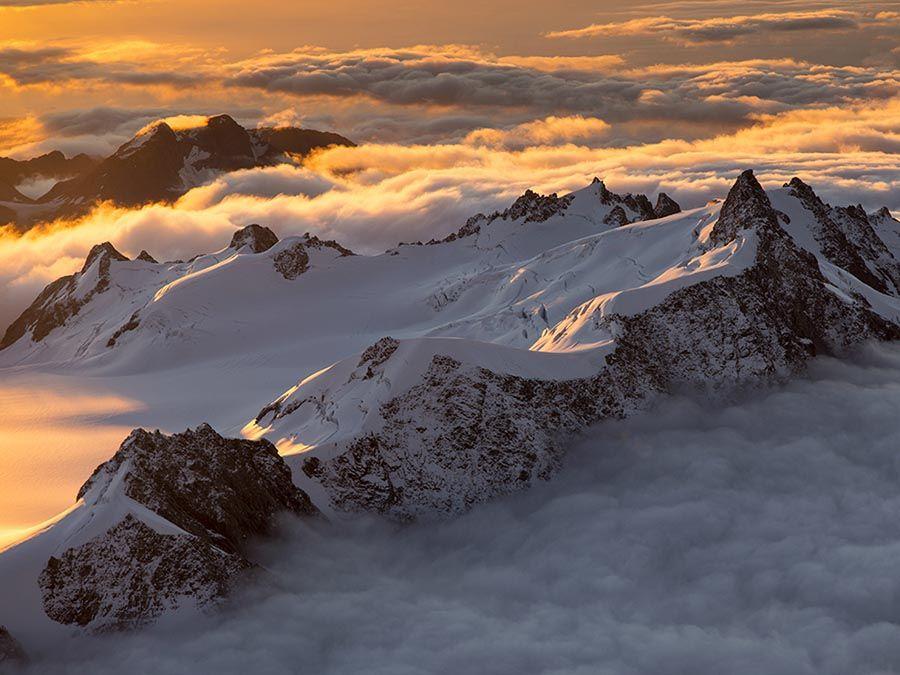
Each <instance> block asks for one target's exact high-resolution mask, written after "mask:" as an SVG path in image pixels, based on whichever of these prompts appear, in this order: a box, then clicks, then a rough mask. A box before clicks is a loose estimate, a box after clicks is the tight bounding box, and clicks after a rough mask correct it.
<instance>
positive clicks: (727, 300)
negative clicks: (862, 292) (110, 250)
mask: <svg viewBox="0 0 900 675" xmlns="http://www.w3.org/2000/svg"><path fill="white" fill-rule="evenodd" d="M751 234H752V237H750V235H751ZM739 236H740V237H743V238H744V239H745V241H752V242H755V253H754V258H753V261H752V263H751V264H749V266H748V267H747V268H746V269H745V270H744V271H742V272H741V273H739V274H732V275H720V276H713V277H712V278H710V279H708V280H705V281H700V282H699V283H694V284H691V285H688V286H686V287H683V288H680V289H678V290H675V291H674V292H672V293H670V294H668V295H666V296H665V297H664V298H662V299H660V300H659V301H656V302H654V303H652V304H651V306H649V307H647V308H646V309H644V310H643V311H639V312H636V313H626V314H620V313H617V312H616V311H615V310H612V311H611V312H605V311H604V310H602V309H596V310H594V311H597V312H598V315H597V318H596V321H597V323H598V324H600V325H602V326H603V327H604V333H605V334H608V335H612V336H615V343H614V348H613V350H612V352H611V353H610V354H609V355H608V356H607V357H606V365H605V366H604V367H603V368H602V369H601V370H600V371H599V372H598V373H596V374H593V375H589V376H586V377H584V378H582V379H572V380H566V381H558V380H545V379H533V378H531V379H530V378H523V377H519V376H514V375H508V374H504V373H502V372H494V371H491V370H488V369H486V368H483V367H478V366H475V365H472V364H467V363H463V362H461V361H460V360H458V359H454V358H451V357H448V356H444V355H442V354H440V353H436V354H435V355H434V356H433V358H432V359H431V362H430V364H429V365H428V367H427V369H426V371H425V372H424V374H423V375H422V376H421V378H419V379H418V380H417V381H416V383H415V384H413V385H412V386H411V387H409V388H408V389H406V390H404V391H402V392H398V393H397V394H396V395H395V396H394V397H393V398H390V399H389V400H388V401H387V402H385V403H384V404H382V405H381V406H380V408H379V409H378V411H377V414H376V415H375V421H374V422H372V423H371V424H370V425H369V426H367V427H365V428H364V429H363V431H362V432H361V433H360V434H359V435H358V436H356V437H354V438H350V439H349V440H346V441H342V442H341V444H340V445H339V447H338V448H337V449H333V448H329V449H328V450H327V452H325V454H324V455H323V456H321V457H320V456H318V454H317V452H316V450H312V451H309V452H307V453H306V454H304V455H303V456H302V457H303V458H305V459H304V460H303V464H302V470H303V472H304V473H305V474H306V475H307V476H308V477H309V478H310V479H311V480H314V481H316V482H317V483H318V484H319V485H321V486H322V487H323V488H324V490H325V492H326V493H327V494H328V496H329V499H330V501H331V506H332V507H333V508H336V509H338V510H344V511H360V510H365V511H375V512H379V513H383V514H386V515H388V516H390V517H392V518H396V519H400V520H408V519H413V518H421V517H429V518H430V517H440V516H446V515H448V514H452V513H457V512H459V511H462V510H465V509H466V508H468V507H469V506H471V505H472V504H474V503H477V502H480V501H485V500H487V499H491V498H493V497H495V496H497V495H499V494H505V493H508V492H511V491H514V490H518V489H521V488H522V487H524V486H527V485H528V484H529V483H530V482H531V481H533V480H534V479H544V478H547V477H549V476H550V475H552V473H553V472H554V471H555V470H556V468H557V467H558V466H559V464H560V460H561V457H562V449H563V447H564V445H563V443H562V442H561V439H564V438H565V436H567V435H568V434H571V433H573V432H577V431H578V430H580V429H582V428H584V426H585V425H587V424H590V423H593V422H596V421H598V420H601V419H604V418H609V417H620V416H623V415H628V414H631V413H632V412H634V411H636V410H641V409H645V408H646V407H647V406H648V405H649V404H650V402H652V400H653V399H654V398H655V397H656V396H658V395H660V394H664V393H667V392H672V391H677V390H681V389H683V388H686V387H687V388H696V389H701V390H706V391H711V392H717V393H718V394H722V395H728V394H730V393H732V392H735V391H739V390H741V389H743V388H746V387H754V386H759V385H762V384H769V383H774V382H777V381H779V380H780V379H782V378H784V377H786V376H789V375H791V374H794V373H797V372H799V371H800V370H802V368H803V367H804V365H805V364H806V362H807V361H808V360H809V359H810V358H811V357H813V356H815V355H817V354H832V355H841V354H844V353H846V351H847V350H848V349H850V348H852V347H853V346H854V345H858V344H859V343H861V342H862V341H865V340H869V339H881V340H896V339H900V325H897V324H896V323H893V322H891V321H889V320H887V319H885V318H883V317H882V316H880V315H878V314H876V313H874V312H873V311H872V310H871V308H870V307H869V306H868V303H867V302H866V301H865V300H864V299H862V298H861V297H856V298H847V297H846V296H840V295H838V294H836V293H835V292H833V290H832V288H831V286H830V284H829V283H828V282H827V281H826V279H825V278H824V277H823V275H822V273H821V271H820V269H819V266H818V263H817V260H816V258H815V257H814V256H813V255H812V254H811V253H809V252H807V251H805V250H803V249H801V248H799V247H798V246H797V245H796V243H795V242H794V241H793V239H791V237H790V236H789V235H788V234H787V232H785V230H784V229H783V228H782V227H781V225H780V222H779V216H778V214H777V212H776V211H775V210H774V209H773V207H772V205H771V202H770V201H769V199H768V196H767V195H766V193H765V192H764V191H763V189H762V187H761V186H760V185H759V183H758V182H757V181H756V179H755V177H754V176H753V173H752V172H745V173H744V174H742V175H741V176H740V178H739V179H738V180H737V182H736V183H735V185H734V187H733V188H732V190H731V191H730V193H729V195H728V198H727V199H726V201H725V204H724V206H723V208H722V211H721V215H720V217H719V220H718V222H717V223H716V224H715V225H714V227H713V228H712V232H711V235H710V241H709V245H710V246H720V247H722V246H727V245H729V244H731V243H732V242H733V241H734V240H735V238H736V237H739ZM748 237H749V238H748ZM748 245H749V244H748ZM585 311H586V310H585V308H583V307H579V308H577V309H576V310H574V311H573V317H574V318H578V319H583V318H584V316H583V315H584V312H585ZM385 347H390V348H392V349H386V348H385ZM395 350H396V346H395V345H394V344H393V343H391V342H386V341H381V342H379V343H377V344H376V345H373V346H372V347H371V348H370V349H369V350H366V352H365V353H364V354H363V358H362V359H361V360H360V366H362V365H364V364H365V363H366V361H367V359H369V358H371V356H372V355H374V354H378V355H379V358H378V362H379V364H380V366H379V367H384V364H385V362H387V361H389V360H390V358H391V357H392V355H393V354H394V351H395ZM388 352H390V353H388ZM385 355H386V356H387V358H386V359H385V358H383V357H384V356H385ZM356 372H358V371H354V375H351V379H352V377H355V373H356ZM373 386H376V385H373ZM386 386H388V387H390V386H391V385H390V384H387V385H386ZM304 405H314V406H316V407H317V409H318V410H328V409H329V402H328V401H327V400H320V399H313V398H309V395H308V394H306V393H305V391H304V389H303V387H300V389H299V390H297V391H296V392H293V393H291V394H290V395H289V396H288V397H286V398H285V397H282V399H280V400H279V409H278V411H277V415H278V416H279V417H280V418H281V424H282V425H283V424H284V418H285V417H286V416H289V415H291V414H295V413H297V412H298V411H299V410H301V409H302V407H303V406H304ZM271 412H272V409H271V408H267V409H264V410H263V411H262V412H261V414H260V417H259V418H258V419H262V418H263V417H265V415H266V414H268V413H271ZM265 419H266V420H267V423H270V421H269V420H270V418H269V417H265ZM298 440H299V441H301V442H302V437H301V438H300V439H298Z"/></svg>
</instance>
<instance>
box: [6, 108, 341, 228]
mask: <svg viewBox="0 0 900 675" xmlns="http://www.w3.org/2000/svg"><path fill="white" fill-rule="evenodd" d="M332 145H346V146H350V145H353V143H351V142H350V141H349V140H347V139H346V138H344V137H342V136H339V135H338V134H333V133H325V132H319V131H315V130H311V129H296V128H283V129H271V128H263V129H245V128H244V127H242V126H241V125H240V124H238V123H237V122H236V121H235V120H234V119H232V118H231V117H230V116H228V115H215V116H213V117H209V118H208V119H207V120H206V122H205V123H204V124H201V125H199V126H197V127H193V128H189V129H178V130H175V129H173V128H172V127H171V126H169V124H167V123H166V122H165V121H160V122H157V123H155V124H154V125H153V126H151V127H148V128H146V129H144V130H142V131H141V133H139V134H138V135H137V136H135V137H134V138H132V139H131V140H129V141H128V142H127V143H125V144H124V145H122V146H121V147H120V148H118V149H117V150H116V152H115V153H113V154H112V155H110V156H109V157H107V158H105V159H102V160H99V161H96V160H92V159H90V158H88V157H86V156H79V157H76V158H73V159H72V160H70V161H69V165H68V166H69V167H70V168H71V169H77V170H70V171H67V172H66V175H75V174H77V175H75V177H73V178H70V179H68V180H62V181H60V182H58V183H56V184H55V185H54V186H53V187H52V188H51V189H50V190H49V191H48V192H47V193H46V194H45V195H43V196H41V197H40V198H39V199H38V200H36V201H37V203H38V204H40V205H43V207H44V208H43V211H42V214H43V216H42V217H44V218H52V217H58V216H74V215H77V214H81V213H85V212H86V211H87V210H89V209H90V208H91V207H92V206H93V205H94V204H96V203H97V202H99V201H108V202H112V203H115V204H117V205H120V206H126V207H132V206H139V205H142V204H147V203H150V202H170V201H173V200H175V199H177V198H178V197H180V196H181V195H183V194H184V193H185V192H187V191H188V190H189V189H191V188H192V187H196V186H197V185H199V184H201V183H202V182H204V180H207V179H209V178H210V177H212V176H215V175H217V174H219V173H222V172H225V171H235V170H238V169H248V168H253V167H263V166H271V165H274V164H278V163H282V162H291V161H293V159H292V157H294V156H303V155H306V154H308V153H309V152H311V151H313V150H315V149H317V148H325V147H328V146H332ZM63 159H64V158H63ZM54 164H57V165H59V164H60V162H54ZM3 168H4V167H3V166H2V163H0V182H2V175H3ZM57 175H58V174H57ZM61 177H62V176H61ZM48 209H49V211H48ZM23 213H24V212H23ZM23 218H25V216H23ZM26 220H27V219H26ZM21 224H22V225H26V224H29V223H28V222H23V223H21Z"/></svg>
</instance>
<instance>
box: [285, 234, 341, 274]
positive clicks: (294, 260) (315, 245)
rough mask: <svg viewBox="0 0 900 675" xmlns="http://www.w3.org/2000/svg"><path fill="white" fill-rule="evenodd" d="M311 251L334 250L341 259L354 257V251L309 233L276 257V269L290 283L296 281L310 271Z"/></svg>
mask: <svg viewBox="0 0 900 675" xmlns="http://www.w3.org/2000/svg"><path fill="white" fill-rule="evenodd" d="M309 249H318V250H325V249H332V250H334V251H336V252H337V253H338V254H339V255H340V256H341V257H346V256H351V255H354V253H353V251H351V250H350V249H348V248H344V247H343V246H341V245H340V244H338V243H337V242H336V241H332V240H330V239H327V240H323V239H319V238H318V237H315V236H311V235H310V234H309V233H307V234H304V235H303V239H302V240H301V241H298V242H295V243H294V244H292V245H291V246H290V247H289V248H286V249H284V250H283V251H279V252H278V253H277V254H276V255H275V258H274V264H275V269H276V270H277V271H278V273H279V274H281V276H283V277H284V278H285V279H287V280H289V281H291V280H293V279H296V278H297V277H299V276H300V275H301V274H303V273H304V272H306V270H307V269H309Z"/></svg>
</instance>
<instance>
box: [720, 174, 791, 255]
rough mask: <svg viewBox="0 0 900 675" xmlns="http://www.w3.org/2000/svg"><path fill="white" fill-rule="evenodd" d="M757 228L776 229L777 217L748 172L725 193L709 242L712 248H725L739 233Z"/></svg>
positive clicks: (763, 192)
mask: <svg viewBox="0 0 900 675" xmlns="http://www.w3.org/2000/svg"><path fill="white" fill-rule="evenodd" d="M760 225H769V226H771V227H774V228H777V227H778V216H777V215H776V214H775V210H774V209H773V208H772V202H770V201H769V197H768V196H767V195H766V192H765V190H763V189H762V186H761V185H760V184H759V181H757V180H756V176H754V175H753V170H752V169H747V170H746V171H744V172H743V173H742V174H741V175H740V176H739V177H738V179H737V181H735V183H734V185H733V186H732V188H731V190H730V191H729V192H728V197H727V198H726V199H725V203H724V204H723V205H722V211H721V212H720V213H719V220H718V222H717V223H716V224H715V226H713V230H712V232H711V233H710V236H709V238H710V241H712V242H713V243H714V244H717V245H722V244H727V243H728V242H730V241H732V240H733V239H734V238H735V237H736V236H737V233H738V231H739V230H747V229H751V228H755V227H758V226H760Z"/></svg>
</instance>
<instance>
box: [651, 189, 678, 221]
mask: <svg viewBox="0 0 900 675" xmlns="http://www.w3.org/2000/svg"><path fill="white" fill-rule="evenodd" d="M676 213H681V206H679V204H678V202H676V201H675V200H674V199H672V198H671V197H670V196H669V195H667V194H666V193H665V192H660V193H659V196H658V197H657V198H656V206H654V207H653V214H654V215H655V216H656V217H657V218H665V217H666V216H674V215H675V214H676Z"/></svg>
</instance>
